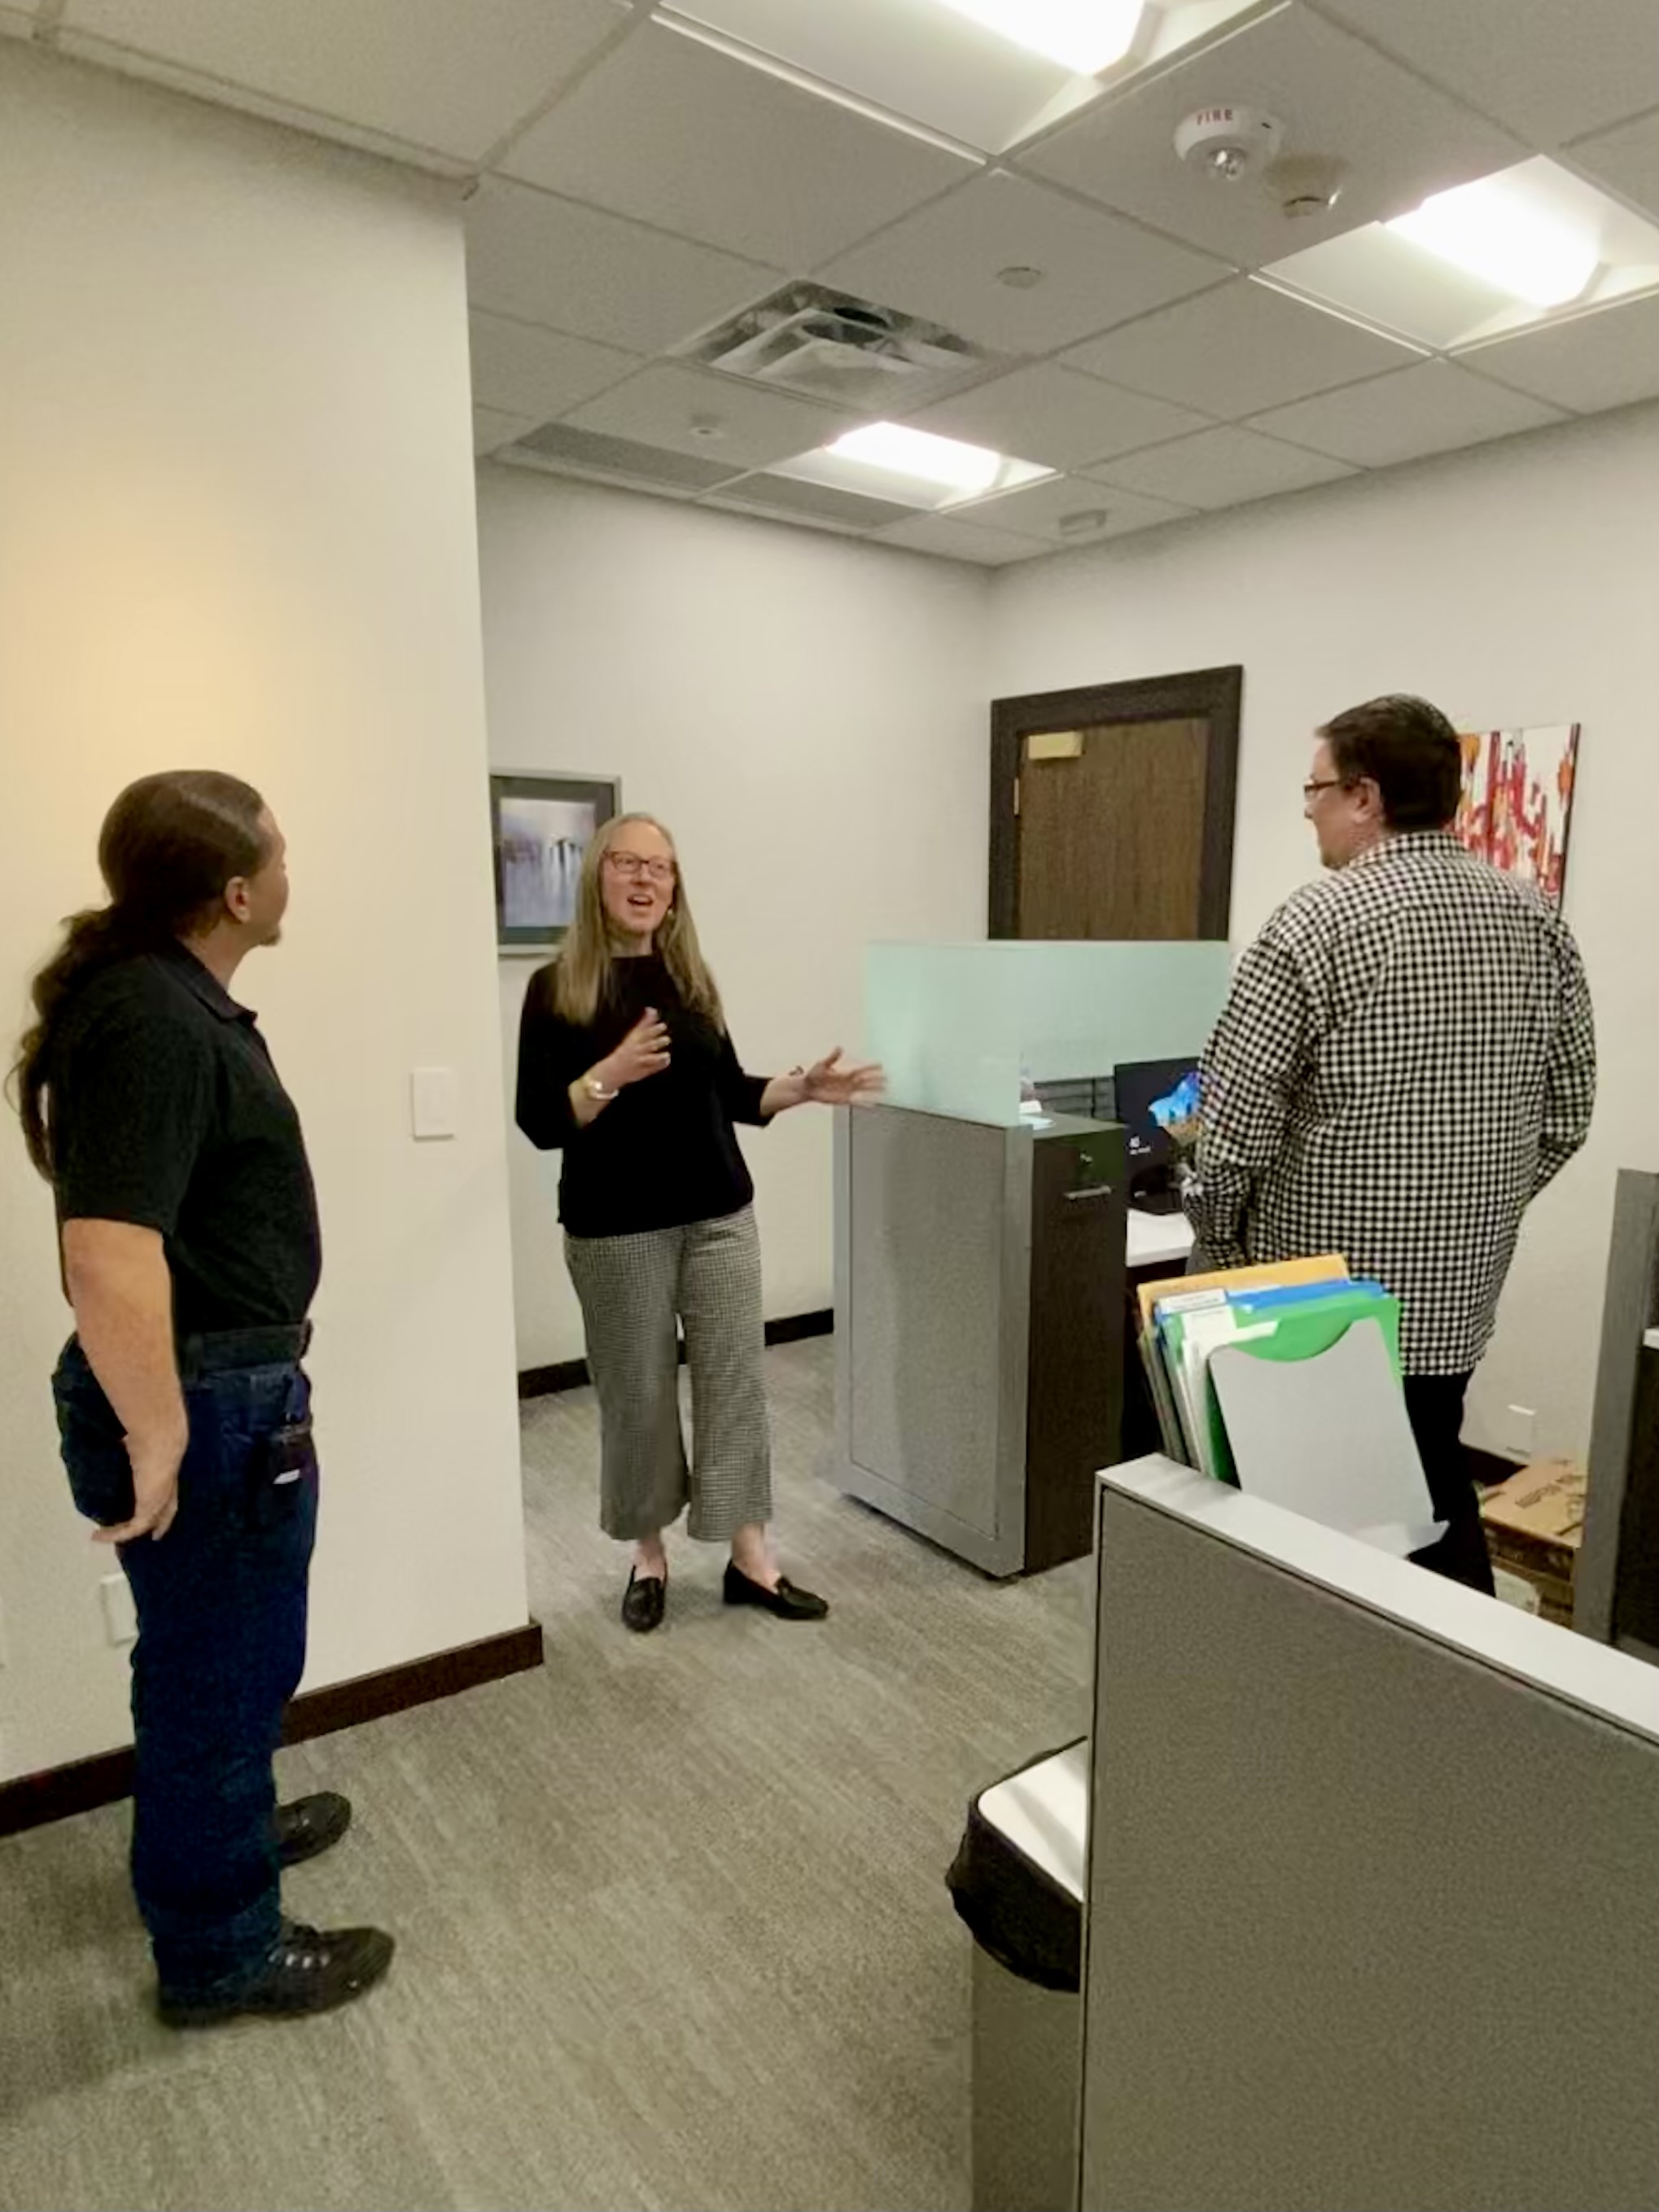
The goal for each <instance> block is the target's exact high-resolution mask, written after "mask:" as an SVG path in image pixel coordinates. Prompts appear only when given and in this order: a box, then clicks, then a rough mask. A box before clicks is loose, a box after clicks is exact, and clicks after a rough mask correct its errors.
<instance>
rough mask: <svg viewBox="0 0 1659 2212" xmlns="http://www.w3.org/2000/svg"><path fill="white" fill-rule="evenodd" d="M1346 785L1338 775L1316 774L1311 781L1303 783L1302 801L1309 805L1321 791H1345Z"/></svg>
mask: <svg viewBox="0 0 1659 2212" xmlns="http://www.w3.org/2000/svg"><path fill="white" fill-rule="evenodd" d="M1346 789H1347V785H1346V783H1345V781H1343V779H1342V778H1341V777H1340V775H1321V776H1316V777H1315V778H1314V780H1313V781H1312V782H1311V783H1304V785H1303V787H1302V803H1303V805H1304V806H1311V805H1313V803H1314V800H1315V799H1316V797H1317V796H1318V794H1319V793H1321V792H1322V791H1346Z"/></svg>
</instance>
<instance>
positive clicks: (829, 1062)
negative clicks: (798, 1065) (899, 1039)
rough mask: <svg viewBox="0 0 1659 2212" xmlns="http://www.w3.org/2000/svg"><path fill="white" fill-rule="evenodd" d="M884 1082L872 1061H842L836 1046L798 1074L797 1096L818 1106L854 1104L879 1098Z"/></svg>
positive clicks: (881, 1074) (882, 1076)
mask: <svg viewBox="0 0 1659 2212" xmlns="http://www.w3.org/2000/svg"><path fill="white" fill-rule="evenodd" d="M886 1081H887V1079H886V1077H885V1076H884V1074H883V1073H882V1071H881V1069H880V1068H879V1067H878V1066H876V1065H875V1063H874V1061H873V1060H866V1061H862V1062H860V1061H858V1060H848V1061H845V1062H843V1060H842V1056H841V1047H840V1046H839V1045H837V1046H836V1048H835V1050H834V1051H833V1052H827V1053H825V1054H824V1056H823V1059H822V1060H814V1061H813V1063H812V1065H811V1067H809V1068H807V1069H805V1072H804V1073H802V1076H801V1079H800V1086H801V1097H803V1098H804V1099H806V1100H810V1101H811V1103H813V1104H814V1105H818V1106H856V1105H859V1104H860V1103H861V1102H863V1101H866V1100H868V1099H872V1098H878V1097H880V1096H881V1094H882V1091H883V1090H884V1088H885V1085H886Z"/></svg>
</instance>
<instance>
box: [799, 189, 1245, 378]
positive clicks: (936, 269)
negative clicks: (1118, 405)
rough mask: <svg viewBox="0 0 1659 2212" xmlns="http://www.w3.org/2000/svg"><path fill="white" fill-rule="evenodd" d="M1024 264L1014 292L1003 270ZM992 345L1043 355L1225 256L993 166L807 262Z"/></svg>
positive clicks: (1206, 277)
mask: <svg viewBox="0 0 1659 2212" xmlns="http://www.w3.org/2000/svg"><path fill="white" fill-rule="evenodd" d="M1009 269H1019V270H1036V272H1038V279H1039V281H1038V282H1037V283H1036V285H1035V286H1033V287H1032V288H1031V289H1029V290H1021V289H1016V288H1013V287H1011V286H1009V285H1008V284H1006V283H1004V282H1003V281H1002V275H1003V272H1004V271H1005V270H1009ZM815 273H816V274H817V275H818V276H821V277H822V279H823V282H824V283H827V284H834V285H836V286H838V287H839V288H840V289H842V290H843V291H848V292H855V293H858V294H860V295H862V296H863V297H864V298H866V299H872V300H879V301H881V302H882V303H883V304H884V306H887V307H907V308H908V309H909V310H911V312H912V313H916V314H922V315H927V316H928V317H929V318H930V319H932V320H933V321H934V322H939V323H943V324H945V325H946V327H947V328H949V329H951V330H953V331H959V332H960V333H961V335H962V336H963V337H968V338H972V339H973V340H975V343H978V344H980V345H987V346H990V347H992V348H993V349H995V350H996V351H997V352H999V353H1009V354H1045V353H1052V352H1053V351H1054V349H1055V348H1056V347H1059V346H1064V345H1073V344H1075V343H1077V341H1078V340H1079V338H1084V337H1091V336H1092V335H1093V333H1094V332H1095V331H1103V330H1106V329H1108V328H1109V326H1110V325H1112V324H1114V323H1121V322H1127V320H1128V319H1129V318H1130V317H1131V316H1133V315H1139V314H1143V313H1146V310H1147V309H1148V308H1149V307H1163V306H1164V304H1165V302H1166V301H1170V300H1177V299H1180V298H1182V297H1183V296H1184V295H1186V294H1188V293H1189V292H1199V291H1202V290H1203V289H1205V287H1206V285H1210V284H1215V283H1220V282H1221V281H1222V280H1223V279H1224V278H1225V277H1226V276H1228V275H1230V274H1231V270H1229V268H1228V266H1227V264H1225V262H1222V261H1218V260H1216V259H1214V258H1212V257H1211V256H1209V255H1206V254H1201V253H1197V252H1193V251H1191V250H1190V249H1189V248H1188V247H1187V246H1177V245H1175V244H1174V243H1172V242H1171V241H1170V240H1167V239H1162V238H1155V237H1154V236H1153V235H1152V233H1151V232H1150V231H1147V230H1145V229H1143V228H1141V227H1140V226H1139V224H1138V223H1133V222H1124V221H1123V220H1122V219H1121V217H1119V216H1112V215H1109V214H1107V213H1106V212H1105V211H1104V210H1099V209H1095V208H1089V207H1084V206H1082V205H1080V204H1079V202H1078V201H1076V200H1074V199H1072V198H1069V197H1066V195H1065V194H1064V193H1062V192H1054V191H1048V190H1047V189H1046V187H1044V186H1043V185H1035V184H1032V183H1030V181H1028V180H1027V179H1024V178H1020V177H1015V176H1011V175H1008V174H1006V173H1004V172H1002V171H995V172H993V173H991V174H989V175H987V176H983V177H979V178H975V179H974V181H973V182H972V183H970V184H968V185H963V187H962V189H961V190H960V191H955V192H952V193H951V194H950V195H949V197H946V198H945V199H943V200H939V201H937V202H935V203H934V204H933V206H931V207H927V208H923V209H922V210H921V211H920V212H919V213H917V214H915V215H912V216H906V217H905V219H904V220H903V222H898V223H895V224H894V225H893V226H892V228H890V229H889V230H885V231H884V232H882V233H881V234H880V235H879V236H878V237H876V238H874V239H872V240H868V241H867V242H866V244H864V245H863V246H855V247H854V249H853V251H852V252H849V253H844V254H842V255H839V256H838V257H837V258H836V259H834V260H832V261H830V262H829V263H828V264H825V266H824V267H823V268H822V269H821V270H817V272H815Z"/></svg>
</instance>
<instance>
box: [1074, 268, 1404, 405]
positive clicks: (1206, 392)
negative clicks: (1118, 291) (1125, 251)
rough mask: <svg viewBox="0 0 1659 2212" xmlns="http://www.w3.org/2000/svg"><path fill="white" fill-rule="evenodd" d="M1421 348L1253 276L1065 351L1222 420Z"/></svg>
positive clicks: (1378, 368)
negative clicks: (1312, 304) (1310, 304)
mask: <svg viewBox="0 0 1659 2212" xmlns="http://www.w3.org/2000/svg"><path fill="white" fill-rule="evenodd" d="M1415 357H1416V356H1415V349H1414V348H1413V347H1411V346H1408V345H1406V344H1404V343H1401V342H1400V341H1398V340H1396V339H1394V338H1389V337H1383V336H1382V335H1381V334H1380V333H1379V332H1377V331H1370V330H1366V329H1365V328H1364V327H1363V326H1362V325H1359V324H1358V323H1351V322H1347V321H1345V320H1344V319H1343V318H1342V317H1341V316H1340V315H1334V314H1328V313H1325V312H1324V311H1323V310H1322V309H1321V308H1318V307H1306V306H1304V304H1303V303H1302V302H1301V301H1298V300H1292V299H1291V298H1289V297H1288V296H1287V295H1285V294H1284V293H1282V292H1275V291H1273V290H1272V289H1269V287H1268V286H1267V285H1265V284H1258V283H1255V282H1254V281H1253V280H1252V279H1251V278H1249V277H1240V278H1238V279H1237V281H1236V282H1235V283H1231V284H1224V285H1222V286H1220V287H1219V288H1218V289H1217V290H1215V291H1213V292H1205V293H1201V294H1200V295H1199V297H1198V298H1197V299H1195V300H1184V301H1181V302H1180V304H1179V305H1177V306H1176V307H1164V308H1161V309H1160V310H1159V312H1158V313H1157V314H1154V315H1145V316H1143V317H1142V318H1141V319H1140V320H1139V322H1134V323H1131V324H1129V325H1128V326H1127V329H1124V330H1120V331H1109V333H1108V334H1107V336H1106V337H1102V338H1095V339H1092V340H1091V342H1090V343H1088V344H1086V345H1082V346H1077V347H1074V348H1073V349H1072V350H1071V351H1070V352H1069V353H1067V354H1066V355H1065V356H1063V358H1064V359H1065V361H1066V363H1067V364H1068V365H1069V366H1070V367H1072V368H1080V369H1086V370H1087V371H1088V372H1089V374H1091V375H1096V376H1103V377H1109V378H1110V379H1111V380H1113V381H1114V382H1115V383H1118V384H1122V385H1127V386H1130V387H1131V388H1132V389H1133V390H1134V391H1137V392H1158V393H1161V394H1162V395H1163V396H1164V398H1166V399H1171V400H1176V401H1178V402H1179V403H1180V404H1182V406H1184V407H1192V408H1196V409H1197V410H1199V411H1200V413H1202V414H1206V415H1209V416H1214V417H1215V418H1216V419H1218V421H1221V422H1237V421H1239V420H1240V419H1241V418H1242V417H1243V416H1246V415H1254V414H1257V413H1259V412H1260V411H1261V409H1263V408H1265V407H1273V406H1278V405H1281V404H1286V403H1288V402H1289V401H1291V400H1292V399H1305V398H1308V397H1309V396H1310V394H1311V393H1313V392H1325V391H1328V390H1329V389H1330V388H1331V387H1332V386H1334V385H1339V384H1352V383H1354V382H1357V381H1358V379H1359V378H1360V377H1362V376H1375V375H1378V374H1381V373H1382V372H1383V370H1385V369H1388V368H1394V367H1396V366H1401V365H1403V364H1405V363H1406V362H1410V361H1412V360H1413V359H1414V358H1415Z"/></svg>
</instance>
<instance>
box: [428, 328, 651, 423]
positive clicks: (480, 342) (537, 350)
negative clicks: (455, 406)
mask: <svg viewBox="0 0 1659 2212" xmlns="http://www.w3.org/2000/svg"><path fill="white" fill-rule="evenodd" d="M468 321H469V325H470V327H471V337H472V396H473V398H475V399H476V400H477V402H478V404H480V405H481V406H483V407H492V408H506V409H507V410H508V411H509V412H511V413H518V414H526V415H531V416H534V417H535V419H536V421H537V422H546V421H547V419H548V418H549V416H553V415H562V414H563V413H564V411H565V410H566V409H567V408H568V407H577V406H580V404H581V402H582V401H583V400H584V399H592V398H593V397H594V395H595V394H596V393H598V392H603V391H605V389H606V388H607V386H611V385H612V384H619V383H620V382H621V381H622V380H623V377H624V376H628V375H630V374H632V373H633V371H634V370H635V369H636V368H638V367H639V366H640V362H639V356H637V355H636V354H631V353H623V352H621V351H619V350H618V349H617V348H616V347H614V346H602V345H595V344H593V343H592V340H591V339H588V338H568V337H565V336H564V335H563V333H562V331H545V330H543V329H541V328H540V327H539V326H538V325H536V324H534V323H514V322H510V321H509V320H508V319H507V317H506V316H504V315H485V314H480V313H478V312H477V309H475V310H474V311H473V313H472V314H471V316H470V317H469V318H468Z"/></svg>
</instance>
